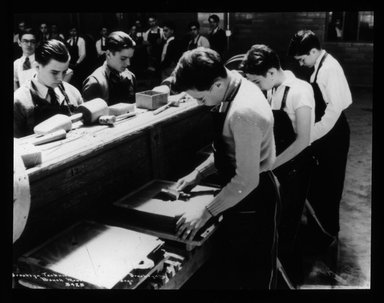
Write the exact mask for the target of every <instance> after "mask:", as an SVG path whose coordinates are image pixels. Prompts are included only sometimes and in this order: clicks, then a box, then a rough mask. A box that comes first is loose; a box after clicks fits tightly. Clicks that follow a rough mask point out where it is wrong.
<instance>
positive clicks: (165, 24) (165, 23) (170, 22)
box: [163, 21, 176, 31]
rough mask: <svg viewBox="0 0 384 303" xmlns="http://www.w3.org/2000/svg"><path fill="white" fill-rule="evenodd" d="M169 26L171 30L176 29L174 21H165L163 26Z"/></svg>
mask: <svg viewBox="0 0 384 303" xmlns="http://www.w3.org/2000/svg"><path fill="white" fill-rule="evenodd" d="M165 26H166V27H168V28H169V29H171V30H173V31H174V30H175V28H176V27H175V23H173V22H172V21H165V22H164V23H163V28H164V27H165Z"/></svg>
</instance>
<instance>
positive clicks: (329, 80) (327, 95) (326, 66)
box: [311, 50, 352, 140]
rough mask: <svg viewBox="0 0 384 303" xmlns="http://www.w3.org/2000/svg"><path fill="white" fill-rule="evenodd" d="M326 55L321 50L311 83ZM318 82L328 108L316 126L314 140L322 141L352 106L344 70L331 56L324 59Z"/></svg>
mask: <svg viewBox="0 0 384 303" xmlns="http://www.w3.org/2000/svg"><path fill="white" fill-rule="evenodd" d="M324 54H325V50H321V53H320V56H319V57H318V58H317V60H316V63H315V70H314V72H313V74H312V75H311V82H313V80H314V78H315V74H316V71H317V69H318V67H319V63H320V61H321V58H322V57H323V56H324ZM316 82H317V83H318V85H319V88H320V91H321V93H322V95H323V98H324V101H325V102H326V104H327V107H326V109H325V113H324V115H323V117H322V118H321V120H320V121H318V122H317V123H316V124H315V127H314V130H313V140H317V139H320V138H321V137H323V136H324V135H326V134H327V133H328V132H329V131H330V130H331V129H332V128H333V126H334V125H335V123H336V121H337V119H339V117H340V114H341V112H342V111H343V110H345V109H346V108H347V107H348V106H349V105H351V104H352V96H351V91H350V89H349V85H348V82H347V79H346V78H345V74H344V71H343V68H342V67H341V65H340V63H339V62H338V61H337V60H336V59H335V58H334V57H332V56H331V55H330V54H328V55H327V57H326V58H325V59H324V62H323V65H322V67H321V68H320V70H319V73H318V75H317V81H316Z"/></svg>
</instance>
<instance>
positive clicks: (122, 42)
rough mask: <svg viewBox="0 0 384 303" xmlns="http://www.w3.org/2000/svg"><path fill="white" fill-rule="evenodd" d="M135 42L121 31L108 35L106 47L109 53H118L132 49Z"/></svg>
mask: <svg viewBox="0 0 384 303" xmlns="http://www.w3.org/2000/svg"><path fill="white" fill-rule="evenodd" d="M135 45H136V43H135V41H133V40H132V38H131V37H130V36H129V35H128V34H127V33H125V32H123V31H115V32H112V33H110V34H109V35H108V38H107V42H106V46H107V49H108V50H109V51H111V52H113V53H114V52H120V51H121V50H122V49H125V48H134V47H135Z"/></svg>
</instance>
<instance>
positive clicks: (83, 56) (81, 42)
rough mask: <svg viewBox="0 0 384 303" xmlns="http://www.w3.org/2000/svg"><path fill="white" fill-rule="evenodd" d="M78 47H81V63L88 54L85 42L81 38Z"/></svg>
mask: <svg viewBox="0 0 384 303" xmlns="http://www.w3.org/2000/svg"><path fill="white" fill-rule="evenodd" d="M77 46H78V47H79V59H77V63H80V62H81V61H83V60H84V58H85V55H86V52H85V41H84V39H83V38H81V37H79V40H78V41H77Z"/></svg>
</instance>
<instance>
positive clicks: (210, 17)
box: [208, 14, 220, 23]
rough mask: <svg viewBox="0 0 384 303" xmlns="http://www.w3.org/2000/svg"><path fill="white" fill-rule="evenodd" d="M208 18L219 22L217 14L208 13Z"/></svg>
mask: <svg viewBox="0 0 384 303" xmlns="http://www.w3.org/2000/svg"><path fill="white" fill-rule="evenodd" d="M209 19H213V21H214V22H216V23H219V22H220V18H219V16H218V15H216V14H213V15H210V16H209V17H208V20H209Z"/></svg>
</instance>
